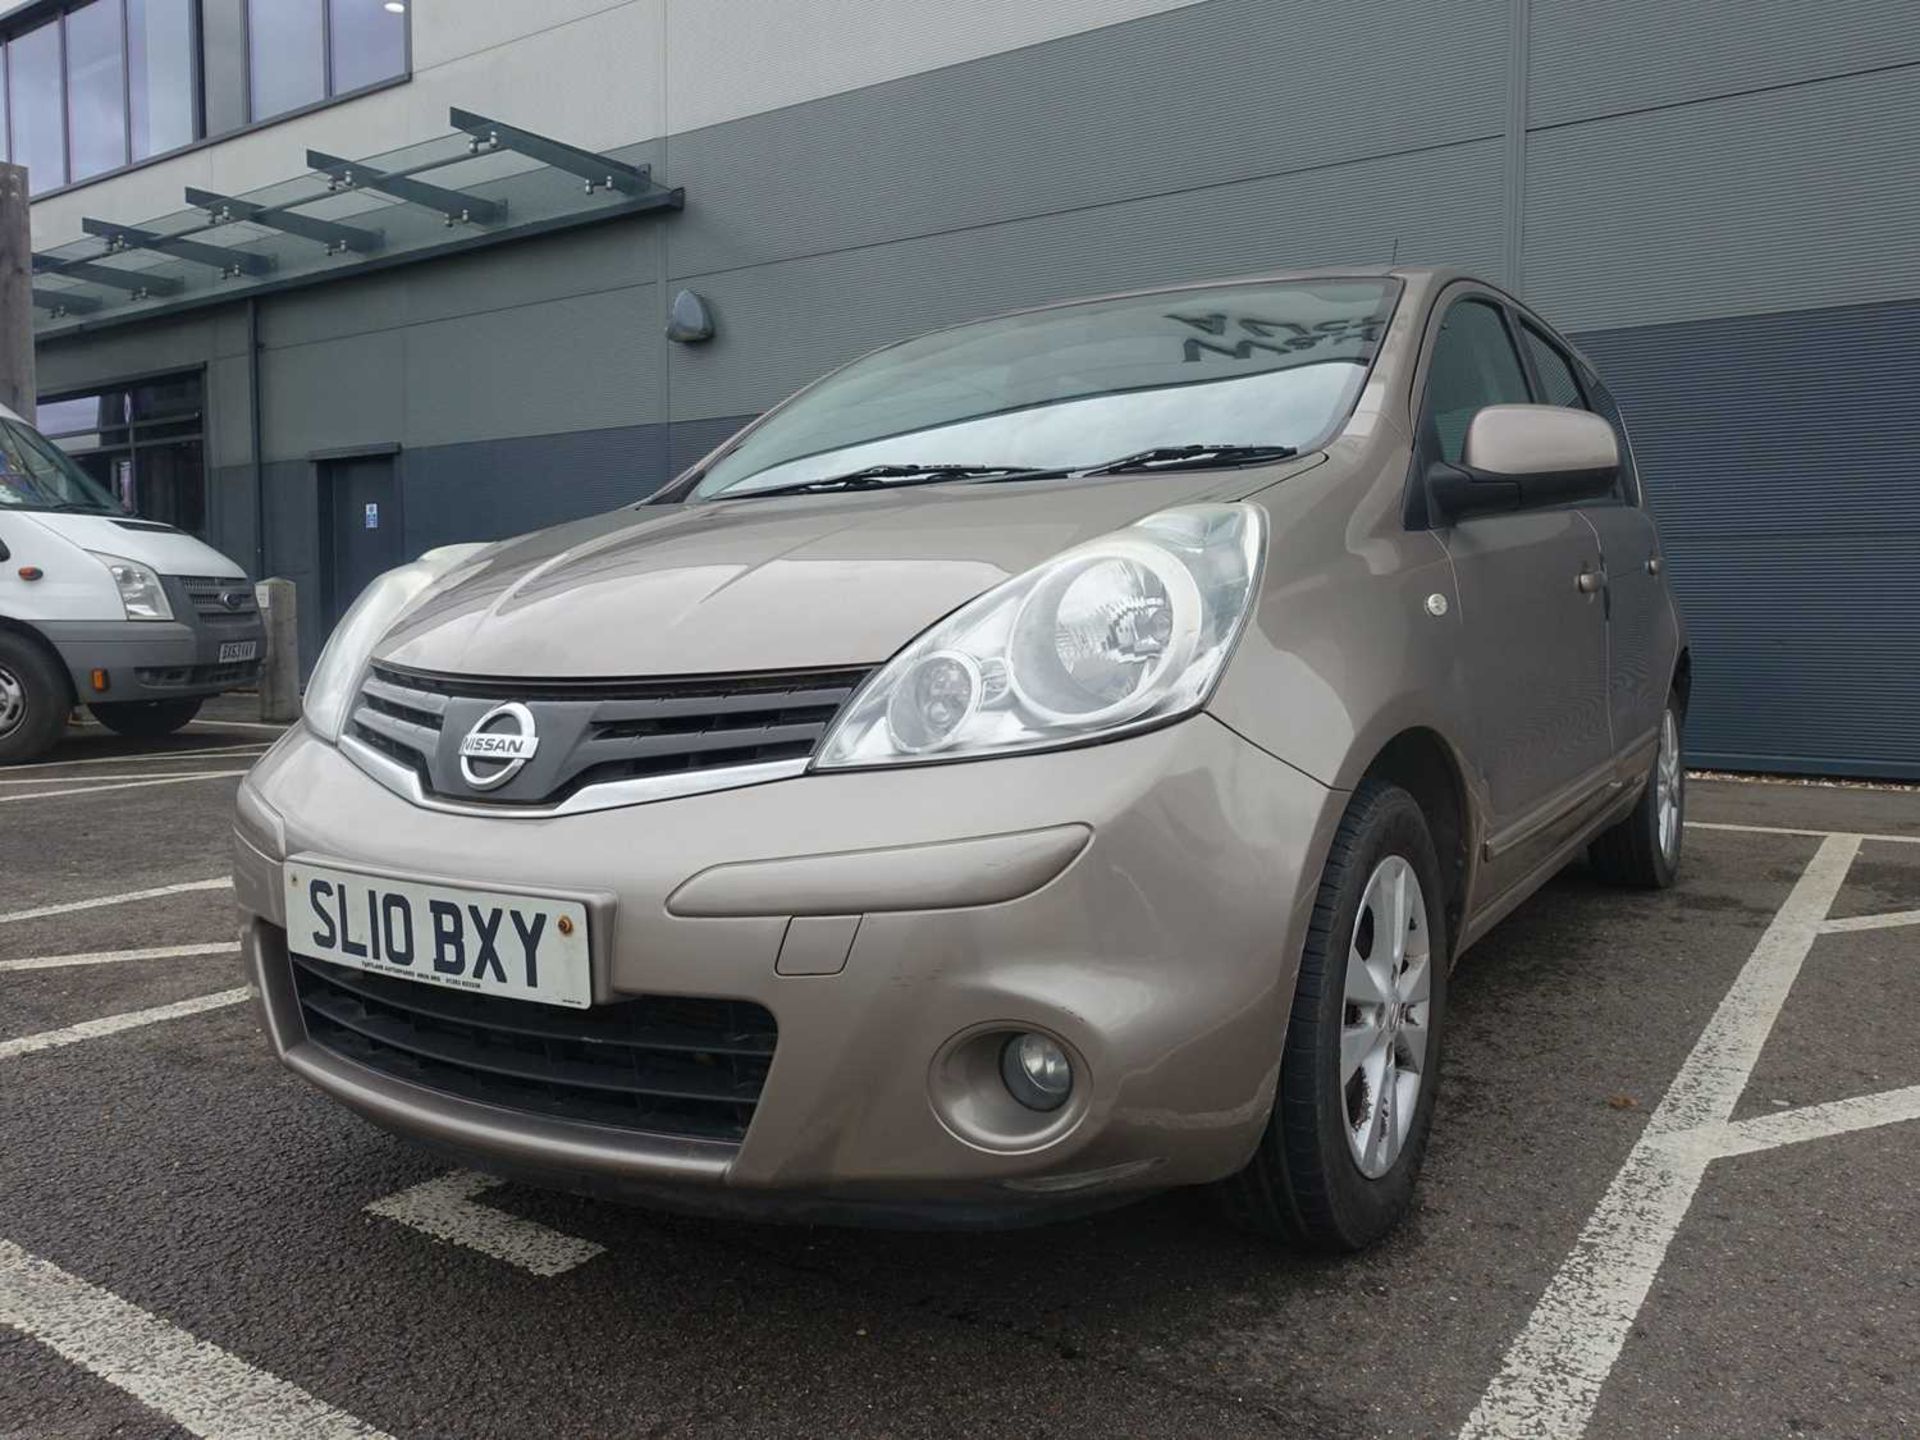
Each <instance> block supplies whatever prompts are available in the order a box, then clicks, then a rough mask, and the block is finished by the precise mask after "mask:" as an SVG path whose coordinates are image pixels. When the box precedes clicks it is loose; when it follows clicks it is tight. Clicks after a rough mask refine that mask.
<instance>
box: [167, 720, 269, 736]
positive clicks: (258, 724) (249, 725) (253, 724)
mask: <svg viewBox="0 0 1920 1440" xmlns="http://www.w3.org/2000/svg"><path fill="white" fill-rule="evenodd" d="M187 724H188V725H193V726H197V727H199V728H201V729H220V728H223V727H224V728H226V729H228V730H271V731H273V733H274V734H276V735H279V734H281V733H283V732H284V731H285V730H286V729H287V728H288V727H287V726H285V725H269V724H268V723H267V722H266V721H264V720H189V721H188V722H187ZM183 728H184V727H183Z"/></svg>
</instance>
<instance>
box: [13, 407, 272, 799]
mask: <svg viewBox="0 0 1920 1440" xmlns="http://www.w3.org/2000/svg"><path fill="white" fill-rule="evenodd" d="M263 645H264V632H263V629H262V626H261V623H260V612H259V609H258V607H257V606H256V605H255V603H254V595H253V585H252V583H251V582H250V581H249V580H248V579H247V576H246V572H245V571H243V570H242V569H241V568H240V567H239V566H238V565H236V564H234V563H233V561H231V560H229V559H227V557H226V556H224V555H222V554H221V553H220V552H219V551H217V550H214V549H213V548H211V547H210V546H208V545H204V544H202V543H201V542H200V541H198V540H196V539H194V538H193V536H191V535H188V534H186V533H185V532H184V531H181V530H176V529H174V528H173V526H171V525H161V524H158V523H157V522H155V521H152V520H140V519H136V518H135V517H133V516H131V515H128V514H127V513H126V512H125V511H124V510H123V509H121V507H120V505H119V504H118V502H116V501H115V500H114V498H113V497H112V496H111V495H109V494H108V493H107V491H106V490H104V489H103V488H101V486H100V485H99V484H98V482H96V481H95V480H94V479H93V478H92V477H91V476H89V475H88V474H87V473H86V472H85V471H84V470H82V469H81V468H80V467H79V466H78V465H76V464H75V463H74V462H73V461H72V460H71V459H70V458H68V456H67V454H66V452H64V451H63V450H61V449H60V448H59V447H58V446H57V445H55V444H54V443H53V442H52V441H50V440H48V439H47V438H46V437H45V436H43V435H41V434H40V432H39V431H37V430H35V429H34V428H33V427H32V426H31V425H29V424H27V423H26V421H24V420H22V419H21V418H20V417H19V416H18V415H16V414H14V413H13V411H11V410H9V409H7V408H6V407H5V406H4V405H0V765H7V764H14V763H18V762H19V761H23V760H30V759H32V758H33V757H34V756H36V755H39V754H41V753H43V752H44V751H46V750H47V749H48V748H49V747H50V746H52V745H53V743H54V742H55V741H56V740H58V739H59V738H60V736H61V734H62V733H63V732H64V730H65V728H66V723H67V718H68V716H69V715H70V714H71V713H72V710H73V707H74V706H75V705H76V704H85V705H86V707H87V708H88V709H89V710H91V711H92V712H93V715H94V718H95V719H97V720H98V721H99V722H100V723H101V724H102V725H105V726H106V727H107V728H108V729H110V730H116V731H118V732H119V733H120V734H122V735H138V736H155V735H166V734H169V733H171V732H172V731H175V730H178V729H179V728H180V727H181V726H182V725H185V724H186V723H187V722H188V721H189V720H191V719H192V718H193V717H194V715H195V714H196V713H197V712H198V711H199V709H200V702H201V701H203V700H205V699H206V698H207V696H209V695H217V694H219V693H220V692H221V691H222V690H230V689H232V688H234V687H236V686H240V685H247V684H251V683H252V682H253V681H254V680H255V679H257V678H258V676H259V673H260V659H261V652H262V649H263Z"/></svg>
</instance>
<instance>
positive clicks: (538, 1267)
mask: <svg viewBox="0 0 1920 1440" xmlns="http://www.w3.org/2000/svg"><path fill="white" fill-rule="evenodd" d="M501 1183H502V1182H501V1181H499V1180H496V1179H494V1178H493V1177H492V1176H491V1175H480V1174H476V1173H475V1172H473V1171H471V1170H455V1171H453V1172H451V1173H450V1174H446V1175H442V1176H440V1177H439V1178H438V1179H434V1180H428V1181H426V1182H425V1183H424V1184H420V1185H415V1186H413V1187H412V1188H411V1189H407V1190H402V1191H401V1192H400V1193H399V1194H397V1195H389V1196H387V1197H386V1198H385V1199H384V1200H376V1201H374V1202H373V1203H372V1204H371V1205H369V1206H367V1210H368V1212H369V1213H371V1214H374V1215H378V1216H380V1217H382V1218H383V1219H386V1220H398V1221H399V1222H400V1223H401V1224H402V1225H411V1226H412V1227H413V1228H414V1229H415V1230H422V1231H425V1232H426V1233H427V1234H429V1235H432V1236H434V1237H435V1238H437V1239H440V1240H446V1241H449V1242H450V1243H452V1244H455V1245H464V1246H466V1247H467V1248H468V1249H469V1250H478V1251H479V1252H480V1253H481V1254H482V1255H490V1256H492V1257H493V1258H494V1259H495V1260H504V1261H505V1262H506V1263H507V1264H509V1265H517V1266H519V1267H520V1268H521V1269H522V1270H527V1271H531V1272H532V1273H533V1274H535V1275H541V1276H548V1277H551V1276H554V1275H563V1274H565V1273H566V1272H567V1271H569V1270H571V1269H573V1268H574V1267H575V1266H576V1265H584V1264H586V1263H587V1261H589V1260H591V1259H593V1257H594V1256H596V1255H601V1254H604V1253H605V1252H606V1247H605V1246H604V1245H596V1244H594V1243H593V1242H592V1241H591V1240H581V1239H577V1238H576V1237H574V1236H572V1235H562V1234H561V1233H560V1232H559V1231H558V1230H553V1229H549V1228H548V1227H547V1226H545V1225H542V1224H540V1223H539V1222H538V1221H534V1220H522V1219H521V1218H520V1217H519V1216H517V1215H509V1214H507V1213H506V1212H505V1211H504V1210H495V1209H494V1208H493V1207H492V1206H490V1205H476V1204H474V1203H473V1197H474V1196H476V1195H480V1194H483V1193H484V1192H486V1191H488V1190H492V1189H494V1188H496V1187H497V1186H499V1185H500V1184H501Z"/></svg>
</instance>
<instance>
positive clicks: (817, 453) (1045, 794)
mask: <svg viewBox="0 0 1920 1440" xmlns="http://www.w3.org/2000/svg"><path fill="white" fill-rule="evenodd" d="M551 483H552V484H553V485H555V486H557V487H564V486H565V484H566V477H565V476H563V475H557V476H554V477H552V478H551ZM1688 675H1689V662H1688V654H1687V646H1686V639H1685V634H1684V631H1683V629H1682V627H1681V623H1680V619H1679V616H1678V615H1677V614H1676V612H1675V607H1674V603H1673V599H1672V596H1671V595H1670V594H1669V592H1668V589H1667V582H1666V578H1665V576H1664V574H1663V573H1662V568H1661V556H1660V546H1659V541H1658V538H1657V536H1656V535H1655V532H1654V525H1653V521H1652V519H1651V517H1650V516H1649V515H1648V513H1647V510H1646V508H1645V505H1644V500H1643V496H1642V494H1641V485H1640V479H1639V476H1638V475H1637V474H1636V472H1635V468H1634V464H1633V457H1632V454H1631V451H1630V450H1629V447H1628V443H1627V435H1626V431H1625V429H1624V427H1623V425H1622V423H1621V419H1620V415H1619V413H1618V411H1617V410H1616V408H1615V406H1614V404H1613V401H1612V399H1611V398H1610V397H1609V395H1608V393H1607V390H1606V387H1605V386H1604V385H1603V384H1602V382H1601V380H1600V378H1599V377H1598V376H1597V375H1596V374H1595V373H1594V371H1593V369H1592V368H1591V367H1590V366H1589V365H1588V364H1587V363H1586V362H1585V361H1584V360H1583V359H1582V358H1581V357H1580V356H1579V355H1578V354H1577V353H1576V352H1575V351H1574V350H1573V348H1572V347H1571V346H1569V345H1568V344H1567V342H1566V341H1565V340H1563V339H1562V338H1561V337H1559V336H1558V335H1556V334H1555V333H1554V331H1553V330H1552V329H1551V328H1550V327H1549V326H1548V325H1547V324H1546V322H1545V321H1544V320H1542V319H1541V318H1540V317H1539V316H1537V315H1535V314H1534V313H1533V312H1532V311H1530V310H1528V309H1527V308H1526V307H1525V306H1524V305H1522V304H1520V303H1519V302H1518V301H1516V300H1514V299H1513V298H1512V297H1511V296H1508V295H1505V294H1503V293H1502V292H1500V291H1499V290H1497V289H1495V288H1494V287H1492V286H1490V285H1486V284H1482V283H1480V282H1478V281H1475V280H1471V279H1467V278H1465V277H1463V276H1459V275H1454V274H1449V273H1440V272H1435V271H1431V270H1422V269H1408V268H1396V269H1382V268H1377V267H1375V268H1369V267H1354V268H1348V269H1338V270H1327V271H1324V272H1312V273H1290V274H1281V275H1274V276H1271V277H1268V278H1262V279H1254V280H1243V281H1234V282H1232V283H1222V284H1210V285H1195V286H1188V287H1183V288H1179V289H1169V290H1158V291H1149V292H1144V293H1140V294H1133V295H1121V296H1114V297H1110V298H1105V299H1097V300H1087V301H1077V302H1073V303H1070V304H1063V305H1054V306H1049V307H1047V308H1044V309H1038V310H1029V311H1025V312H1022V313H1019V314H1014V315H1007V316H1002V317H1001V318H999V319H994V320H986V321H982V322H979V323H977V324H968V325H960V326H956V327H954V328H952V329H948V330H941V331H937V332H935V333H933V334H931V335H926V336H923V337H921V338H919V339H917V340H910V341H907V342H906V343H904V344H900V345H895V346H892V347H890V348H888V349H885V350H881V351H878V352H876V353H874V354H872V355H869V356H867V357H866V358H865V359H862V360H858V361H856V362H854V363H853V364H851V365H849V366H847V367H846V368H844V369H842V370H838V371H836V372H834V373H833V374H831V375H829V376H827V377H826V378H825V379H823V380H821V381H819V382H818V383H817V384H815V385H813V386H812V387H811V388H809V389H807V390H804V391H802V392H801V393H800V394H799V395H797V396H796V397H794V398H793V399H791V400H789V401H787V402H786V403H785V404H784V405H782V406H780V407H779V408H777V409H775V410H774V411H772V412H771V413H769V414H768V415H766V416H765V417H763V418H762V419H761V420H759V421H757V422H756V423H754V424H752V425H750V426H748V427H747V428H746V429H745V430H742V431H741V432H740V433H739V434H738V435H736V436H734V437H733V438H732V439H731V440H729V441H728V442H727V443H726V444H724V445H722V446H721V447H720V448H719V449H718V450H716V451H715V452H714V453H713V454H712V455H710V456H708V457H707V458H706V459H705V460H703V461H702V462H700V464H698V465H697V466H696V467H694V468H693V469H692V470H690V471H689V472H687V473H686V474H685V475H683V476H681V477H680V478H679V479H678V480H676V481H674V482H673V483H672V484H670V485H669V486H668V487H667V488H666V489H665V490H663V491H661V492H660V493H659V494H657V495H655V496H654V497H652V498H651V499H649V500H646V501H643V502H641V503H638V504H635V505H633V506H630V507H628V508H626V509H623V510H619V511H616V512H614V513H612V514H608V515H601V516H597V517H594V518H592V519H588V520H581V521H578V522H575V523H572V524H568V525H562V526H559V527H557V528H555V529H551V530H546V531H543V532H541V533H539V534H535V535H528V536H524V537H522V538H519V539H516V540H507V541H502V542H500V543H498V544H492V545H485V546H480V545H465V546H456V547H452V548H450V549H446V550H438V551H434V552H432V553H430V554H427V555H424V556H422V557H421V558H420V559H419V560H417V561H415V562H413V563H412V564H410V565H405V566H402V567H401V568H400V569H398V570H394V571H391V572H389V573H388V574H386V575H384V576H382V577H380V578H379V579H378V580H376V581H375V582H374V583H373V584H372V585H370V586H369V587H368V588H367V590H366V591H365V593H364V594H362V595H361V597H360V598H359V600H358V602H357V603H356V604H355V605H354V607H353V609H352V610H351V611H350V612H349V613H348V615H347V616H346V618H345V619H344V620H342V621H341V623H340V625H339V627H338V629H336V630H335V632H334V634H333V637H332V639H331V640H330V641H329V642H328V644H327V647H326V650H325V652H324V653H323V655H322V656H321V658H320V661H319V664H318V666H317V668H316V669H315V671H314V674H313V678H312V681H311V684H310V686H309V688H308V690H307V696H306V716H305V723H304V724H303V725H301V726H299V727H297V728H296V729H294V730H293V731H292V732H290V733H289V734H287V735H286V736H285V737H284V738H283V739H282V740H281V741H280V742H279V743H278V744H277V745H275V746H274V748H273V750H272V751H271V753H269V754H268V755H267V756H266V757H265V758H264V759H262V760H261V761H260V763H259V764H258V765H257V766H256V767H255V768H254V770H253V772H252V773H251V774H250V775H249V776H248V778H247V780H246V782H245V784H244V785H243V786H242V787H241V790H240V798H239V813H238V819H237V837H236V843H235V884H236V887H237V890H238V894H239V898H240V901H241V903H242V905H243V906H244V907H245V909H246V911H247V912H248V921H247V927H246V941H245V943H246V954H247V966H248V970H249V973H250V979H251V980H252V982H253V984H254V985H256V986H257V987H258V993H259V997H260V1001H261V1011H262V1015H263V1018H264V1022H265V1026H266V1030H267V1034H268V1036H269V1038H270V1040H271V1043H272V1045H273V1048H274V1050H275V1052H276V1053H277V1054H278V1055H279V1057H280V1058H281V1059H282V1060H284V1061H285V1063H286V1064H287V1065H288V1066H290V1067H291V1068H292V1069H294V1070H295V1071H296V1072H298V1073H299V1074H300V1075H302V1076H303V1077H305V1078H306V1079H307V1080H309V1081H311V1082H312V1083H313V1084H315V1085H317V1086H318V1087H320V1088H321V1089H322V1090H324V1091H326V1092H327V1093H328V1094H329V1095H332V1096H334V1097H335V1098H336V1099H338V1100H340V1101H342V1102H343V1103H345V1104H347V1105H349V1106H351V1107H352V1108H353V1109H355V1110H357V1111H359V1112H360V1113H361V1114H363V1115H365V1116H366V1117H367V1118H369V1119H371V1120H373V1121H375V1122H376V1123H378V1124H380V1125H384V1126H387V1127H389V1128H391V1129H394V1130H397V1131H400V1132H402V1133H404V1134H406V1135H410V1136H413V1137H415V1138H417V1139H418V1140H420V1141H422V1142H424V1143H426V1144H428V1145H430V1146H433V1147H435V1148H436V1149H439V1150H441V1151H443V1152H445V1153H447V1154H449V1155H452V1156H455V1157H458V1158H459V1159H460V1160H461V1161H463V1162H464V1163H468V1164H472V1165H476V1166H479V1167H481V1168H484V1169H487V1170H491V1171H496V1172H498V1173H502V1174H506V1175H510V1176H514V1177H518V1178H521V1179H526V1180H531V1181H533V1182H535V1183H540V1184H547V1185H552V1186H557V1187H564V1188H570V1189H580V1190H590V1191H596V1192H600V1193H607V1194H613V1195H617V1196H622V1197H626V1198H630V1199H635V1200H639V1201H641V1202H644V1203H651V1204H657V1205H662V1206H674V1207H696V1208H700V1209H704V1210H709V1211H725V1212H734V1213H739V1214H743V1215H765V1216H774V1217H784V1218H790V1219H791V1218H798V1219H827V1220H839V1219H852V1220H866V1221H870V1222H878V1223H950V1224H990V1223H1005V1222H1009V1221H1015V1220H1022V1219H1031V1218H1038V1217H1044V1216H1048V1215H1058V1214H1065V1213H1069V1212H1072V1211H1075V1210H1082V1209H1088V1208H1092V1207H1096V1206H1100V1205H1106V1204H1111V1203H1114V1202H1116V1201H1119V1200H1122V1199H1125V1198H1127V1197H1130V1196H1135V1195H1139V1194H1143V1193H1146V1192H1150V1191H1154V1190H1161V1189H1165V1188H1168V1187H1170V1186H1180V1185H1202V1184H1206V1185H1213V1186H1215V1187H1216V1189H1217V1193H1218V1194H1219V1195H1220V1197H1221V1199H1222V1200H1223V1201H1224V1203H1225V1206H1226V1208H1227V1211H1228V1213H1229V1214H1231V1215H1232V1216H1234V1217H1235V1218H1237V1219H1238V1220H1239V1221H1240V1222H1242V1223H1244V1224H1247V1225H1250V1226H1253V1227H1256V1228H1258V1229H1261V1230H1264V1231H1267V1232H1271V1233H1273V1234H1276V1235H1282V1236H1287V1237H1290V1238H1292V1239H1294V1240H1296V1241H1299V1242H1303V1243H1306V1244H1309V1245H1313V1246H1317V1247H1321V1248H1328V1249H1351V1248H1356V1247H1359V1246H1362V1245H1365V1244H1367V1243H1368V1242H1370V1241H1372V1240H1374V1239H1376V1238H1378V1237H1379V1236H1380V1235H1382V1234H1383V1233H1384V1232H1385V1231H1386V1230H1387V1229H1388V1228H1389V1227H1390V1226H1392V1225H1393V1224H1394V1222H1395V1221H1396V1220H1397V1219H1398V1218H1399V1217H1400V1216H1401V1215H1402V1214H1403V1213H1404V1212H1405V1211H1406V1209H1407V1207H1408V1204H1409V1198H1410V1194H1411V1191H1412V1187H1413V1184H1414V1180H1415V1177H1416V1175H1417V1173H1418V1171H1419V1169H1420V1164H1421V1158H1422V1153H1423V1151H1424V1150H1425V1148H1426V1144H1427V1136H1428V1133H1429V1130H1430V1128H1431V1125H1432V1121H1433V1107H1434V1103H1435V1098H1436V1089H1437V1082H1438V1078H1439V1073H1440V1051H1441V1042H1442V1037H1443V1036H1444V1034H1445V1031H1446V1019H1447V1015H1446V1009H1447V976H1448V971H1449V969H1450V968H1451V967H1452V965H1453V963H1454V961H1455V960H1456V959H1458V957H1459V955H1460V953H1461V952H1462V951H1463V950H1464V949H1465V948H1466V947H1467V946H1468V945H1470V944H1472V943H1473V942H1474V941H1475V940H1476V939H1478V938H1479V937H1480V936H1482V935H1484V934H1485V933H1486V932H1487V930H1488V928H1489V927H1490V926H1492V925H1493V924H1494V923H1496V922H1497V921H1498V920H1499V919H1500V918H1501V916H1503V915H1505V914H1506V913H1507V912H1508V911H1510V910H1512V909H1513V908H1514V906H1516V905H1518V904H1519V903H1520V902H1521V901H1522V900H1524V899H1525V898H1526V897H1527V896H1528V895H1529V894H1530V893H1532V892H1533V891H1534V890H1535V889H1536V888H1537V887H1538V886H1539V885H1540V884H1541V883H1542V882H1543V881H1544V880H1546V879H1547V878H1548V877H1549V876H1551V875H1552V874H1553V873H1554V872H1555V871H1556V870H1557V869H1559V868H1560V867H1561V866H1562V865H1564V864H1565V863H1566V862H1567V861H1568V860H1569V859H1571V858H1572V857H1574V856H1576V855H1578V854H1579V853H1580V852H1582V851H1585V852H1586V853H1587V855H1588V857H1589V860H1590V863H1591V864H1592V866H1593V867H1594V868H1595V870H1597V871H1598V872H1599V873H1600V874H1601V875H1603V876H1604V877H1606V878H1607V879H1609V880H1613V881H1617V882H1619V883H1621V884H1626V885H1636V886H1646V887H1660V886H1665V885H1668V884H1670V883H1672V880H1673V878H1674V872H1675V867H1676V866H1677V864H1678V862H1679V858H1680V847H1681V840H1682V833H1683V832H1682V819H1683V815H1684V798H1685V792H1684V770H1683V768H1682V762H1681V734H1682V730H1683V725H1684V721H1685V717H1686V706H1687V689H1688Z"/></svg>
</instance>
